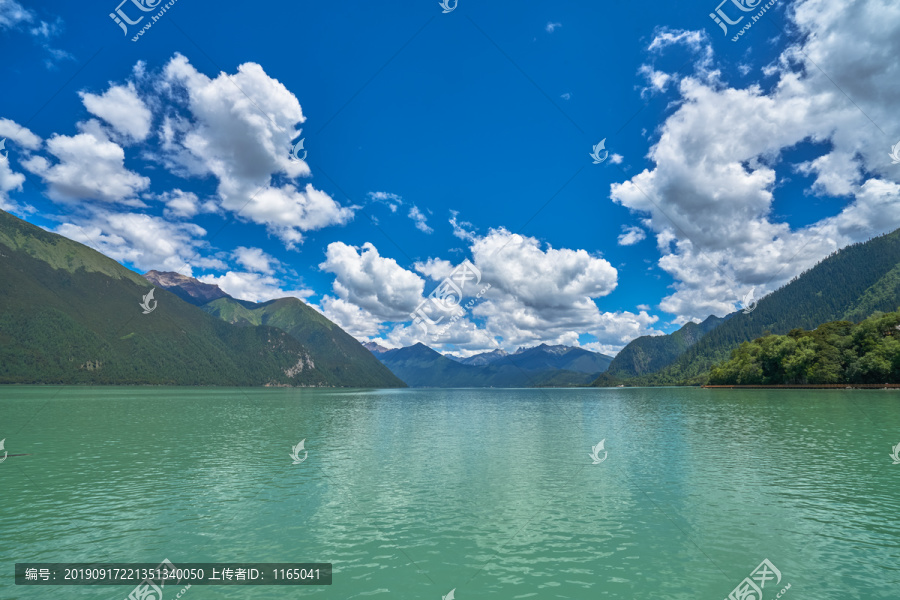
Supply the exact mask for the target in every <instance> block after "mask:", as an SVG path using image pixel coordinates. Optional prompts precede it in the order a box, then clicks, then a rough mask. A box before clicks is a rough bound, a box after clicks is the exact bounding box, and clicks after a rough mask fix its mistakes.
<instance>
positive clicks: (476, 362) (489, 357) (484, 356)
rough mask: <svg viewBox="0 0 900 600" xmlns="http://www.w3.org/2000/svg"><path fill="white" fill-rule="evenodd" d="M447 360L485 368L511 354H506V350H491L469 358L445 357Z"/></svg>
mask: <svg viewBox="0 0 900 600" xmlns="http://www.w3.org/2000/svg"><path fill="white" fill-rule="evenodd" d="M445 356H447V358H452V359H453V360H456V361H457V362H461V363H462V364H464V365H473V366H476V367H483V366H484V365H489V364H491V363H493V362H496V361H498V360H500V359H501V358H504V357H506V356H509V354H507V353H506V350H502V349H498V350H491V351H490V352H482V353H481V354H473V355H472V356H469V357H468V358H456V357H455V356H450V355H445Z"/></svg>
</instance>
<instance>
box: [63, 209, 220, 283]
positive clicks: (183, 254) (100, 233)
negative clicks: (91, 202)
mask: <svg viewBox="0 0 900 600" xmlns="http://www.w3.org/2000/svg"><path fill="white" fill-rule="evenodd" d="M70 219H71V221H70V222H66V223H63V224H61V225H60V226H59V227H57V228H56V230H55V231H56V233H58V234H60V235H63V236H65V237H67V238H70V239H73V240H75V241H77V242H81V243H82V244H85V245H87V246H90V247H91V248H93V249H95V250H97V251H98V252H101V253H103V254H105V255H106V256H109V257H110V258H113V259H115V260H117V261H119V262H127V263H131V264H132V265H134V266H135V268H137V269H139V270H141V271H149V270H150V269H158V270H161V271H178V272H180V273H184V274H186V275H190V274H191V268H192V267H204V268H216V269H224V268H226V265H225V264H224V263H222V262H221V261H219V260H216V259H212V258H203V257H199V256H196V253H197V251H198V250H199V249H200V248H202V247H204V246H205V244H204V242H203V240H202V238H203V236H205V235H206V230H205V229H203V228H202V227H200V226H199V225H194V224H193V223H171V222H169V221H166V220H165V219H163V218H161V217H155V216H151V215H146V214H138V213H115V212H110V211H104V210H98V211H96V212H95V213H94V214H93V215H91V216H90V217H86V218H71V217H70Z"/></svg>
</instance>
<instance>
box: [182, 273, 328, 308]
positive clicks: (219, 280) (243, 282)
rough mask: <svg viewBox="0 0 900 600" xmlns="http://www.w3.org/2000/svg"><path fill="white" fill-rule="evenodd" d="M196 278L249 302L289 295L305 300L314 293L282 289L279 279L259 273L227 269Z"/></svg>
mask: <svg viewBox="0 0 900 600" xmlns="http://www.w3.org/2000/svg"><path fill="white" fill-rule="evenodd" d="M197 279H199V280H200V281H202V282H203V283H211V284H214V285H217V286H219V287H220V288H222V291H224V292H225V293H226V294H228V295H230V296H233V297H235V298H238V299H239V300H249V301H250V302H267V301H269V300H275V299H277V298H287V297H289V296H293V297H294V298H300V299H301V300H305V299H306V298H308V297H309V296H312V295H313V294H314V293H315V292H313V291H312V290H308V289H283V288H282V287H281V286H282V282H281V281H279V280H278V279H276V278H275V277H272V276H270V275H264V274H260V273H248V272H240V271H228V272H227V273H225V274H224V275H220V276H216V275H203V276H201V277H198V278H197Z"/></svg>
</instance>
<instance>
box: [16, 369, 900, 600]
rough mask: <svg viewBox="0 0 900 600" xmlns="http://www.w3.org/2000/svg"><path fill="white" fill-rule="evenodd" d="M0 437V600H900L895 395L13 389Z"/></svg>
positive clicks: (899, 402) (898, 407)
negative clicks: (304, 572) (210, 575)
mask: <svg viewBox="0 0 900 600" xmlns="http://www.w3.org/2000/svg"><path fill="white" fill-rule="evenodd" d="M2 438H6V444H5V446H6V451H7V452H8V453H9V454H20V453H29V454H30V456H18V457H14V456H10V457H9V458H7V460H6V461H4V462H2V463H0V490H2V494H0V495H2V502H0V540H2V542H0V564H2V570H3V576H2V578H0V598H2V599H4V600H9V599H15V600H31V599H44V598H66V599H70V598H72V599H81V598H91V599H102V600H106V599H109V600H116V599H121V600H124V598H126V597H127V596H128V594H129V593H130V591H131V589H132V588H133V586H132V585H126V586H114V587H109V586H68V587H65V588H60V587H45V586H15V585H13V583H12V572H13V565H14V563H16V562H91V561H99V562H153V563H159V562H161V561H162V560H163V559H165V558H168V559H169V560H170V561H172V562H173V563H175V564H176V565H178V564H179V563H187V562H228V561H231V562H329V563H333V564H334V583H333V585H331V586H318V587H312V586H304V587H274V586H266V587H262V586H253V587H249V586H241V587H237V586H231V587H227V586H202V587H201V586H196V585H195V586H193V587H191V588H190V589H189V590H187V591H185V592H184V594H183V595H182V598H183V599H184V600H206V599H219V598H223V599H228V598H235V599H237V598H240V599H251V600H252V599H260V600H262V599H267V600H280V599H287V598H291V599H294V598H301V597H310V598H320V599H322V600H326V599H335V600H337V599H340V600H347V599H350V598H366V599H369V598H371V599H373V600H377V599H379V598H384V599H388V598H390V599H397V598H424V599H432V600H441V598H442V597H443V596H445V595H447V594H448V593H449V592H450V591H451V590H455V592H454V594H455V599H456V600H468V599H470V598H471V599H475V598H497V599H518V598H573V599H591V600H596V599H597V598H609V599H623V600H625V599H628V600H633V599H641V600H650V599H676V600H681V599H685V600H687V599H691V600H694V599H709V600H722V599H725V598H727V597H728V595H729V594H730V593H731V591H732V590H734V589H735V588H736V587H737V586H738V585H739V584H741V583H742V581H744V579H745V578H748V577H750V575H751V573H752V572H754V570H756V569H757V567H758V566H759V565H760V564H762V563H763V561H764V560H768V561H769V564H771V565H772V566H773V567H775V568H776V569H777V572H778V575H779V576H780V580H779V579H778V578H774V577H775V572H774V571H772V570H771V569H769V570H768V573H769V574H770V575H769V576H770V577H773V578H774V579H767V578H766V577H759V579H762V580H763V583H765V587H764V588H763V590H762V591H763V599H764V600H772V599H774V598H776V596H778V594H780V593H781V590H782V589H784V588H785V587H786V586H787V585H788V584H790V589H787V590H786V591H785V592H784V593H783V594H781V596H780V598H786V599H787V600H791V599H796V600H808V599H812V598H841V599H842V600H848V599H856V598H858V599H860V600H872V599H879V598H885V599H888V598H889V599H891V600H896V599H897V598H898V597H900V464H897V465H894V464H893V461H892V459H891V457H890V456H889V455H890V454H891V449H892V447H893V446H895V445H897V444H900V393H898V392H887V391H877V390H872V391H869V390H865V391H850V390H846V391H845V390H824V391H823V390H752V391H751V390H743V391H742V390H704V389H695V388H690V389H685V388H655V389H649V388H622V389H559V390H549V389H527V390H522V389H516V390H506V389H456V390H376V391H372V390H309V389H288V388H269V389H255V388H254V389H237V388H163V387H160V388H154V387H103V388H84V387H30V386H5V387H0V439H2ZM304 439H305V449H304V450H303V451H301V452H299V453H298V455H299V457H300V458H302V457H303V455H304V454H303V453H304V452H308V455H307V458H306V460H304V461H303V462H301V463H300V464H293V460H292V459H291V456H290V454H291V449H292V447H294V446H296V445H297V444H298V443H299V442H300V441H301V440H304ZM604 439H605V447H604V449H603V450H601V451H598V452H597V455H598V457H599V458H600V459H602V460H601V462H599V463H598V464H594V461H593V460H592V459H591V458H590V456H589V454H590V453H591V449H592V447H593V446H596V445H597V444H598V443H599V442H600V441H601V440H604ZM604 457H605V458H604ZM763 575H765V572H764V573H763ZM178 591H179V590H178V589H177V588H173V589H169V586H167V588H166V595H165V596H164V600H171V599H172V598H174V597H175V594H176V592H178ZM748 598H753V600H757V599H756V598H754V597H753V596H749V597H748Z"/></svg>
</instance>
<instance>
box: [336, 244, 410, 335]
mask: <svg viewBox="0 0 900 600" xmlns="http://www.w3.org/2000/svg"><path fill="white" fill-rule="evenodd" d="M319 268H320V269H322V270H323V271H327V272H329V273H333V274H334V275H335V281H334V284H333V286H332V287H333V289H334V292H335V294H336V295H337V296H338V297H339V298H341V299H342V300H345V301H347V302H350V303H351V304H354V305H356V306H358V307H360V308H361V309H363V310H365V311H367V312H368V313H370V314H372V315H373V316H374V317H375V318H377V319H379V320H380V321H406V320H409V318H410V317H409V315H410V313H411V312H413V311H414V310H415V309H416V307H417V306H418V304H419V302H421V300H422V291H423V289H424V286H425V282H424V280H423V279H422V278H421V277H419V276H418V275H416V274H415V273H413V272H412V271H407V270H406V269H404V268H403V267H401V266H400V265H398V264H397V261H395V260H394V259H392V258H387V257H383V256H381V255H380V254H379V253H378V250H377V249H376V248H375V246H374V245H372V244H371V243H368V242H367V243H365V244H363V246H362V248H357V247H355V246H349V245H347V244H344V243H343V242H332V243H331V244H328V249H327V251H326V260H325V262H323V263H321V264H320V265H319Z"/></svg>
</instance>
